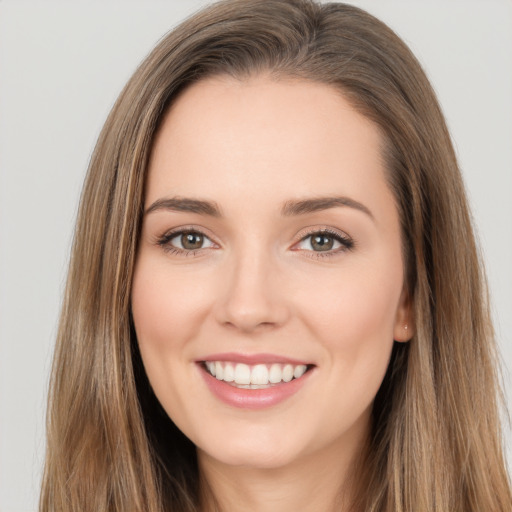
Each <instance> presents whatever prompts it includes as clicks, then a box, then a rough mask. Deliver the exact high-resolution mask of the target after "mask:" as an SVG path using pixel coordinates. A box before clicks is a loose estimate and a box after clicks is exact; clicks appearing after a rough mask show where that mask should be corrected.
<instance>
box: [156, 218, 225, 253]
mask: <svg viewBox="0 0 512 512" xmlns="http://www.w3.org/2000/svg"><path fill="white" fill-rule="evenodd" d="M184 233H197V234H199V235H201V236H203V237H204V238H207V239H208V240H209V241H210V242H211V243H212V245H213V246H216V247H213V248H215V249H216V248H218V247H219V245H220V244H219V243H218V242H216V241H215V239H214V237H213V236H212V235H210V234H209V233H208V230H206V229H204V228H201V227H199V226H195V225H186V226H179V227H176V228H172V229H169V230H167V231H165V232H164V233H163V234H161V235H158V236H156V237H155V244H156V245H159V246H160V247H162V249H164V250H165V251H169V252H173V253H176V254H178V253H179V254H183V255H190V254H192V255H194V254H195V253H197V252H200V251H203V250H208V249H211V248H212V247H211V246H210V247H201V248H199V249H182V248H180V247H176V246H174V245H171V244H170V241H171V240H172V239H173V238H176V237H178V236H180V235H182V234H184Z"/></svg>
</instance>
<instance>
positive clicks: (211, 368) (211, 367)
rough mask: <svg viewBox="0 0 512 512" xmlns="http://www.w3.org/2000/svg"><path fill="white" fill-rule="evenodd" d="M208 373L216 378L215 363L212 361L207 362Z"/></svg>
mask: <svg viewBox="0 0 512 512" xmlns="http://www.w3.org/2000/svg"><path fill="white" fill-rule="evenodd" d="M206 366H207V368H208V371H209V372H210V373H211V374H212V375H213V376H214V377H215V363H214V362H212V361H206Z"/></svg>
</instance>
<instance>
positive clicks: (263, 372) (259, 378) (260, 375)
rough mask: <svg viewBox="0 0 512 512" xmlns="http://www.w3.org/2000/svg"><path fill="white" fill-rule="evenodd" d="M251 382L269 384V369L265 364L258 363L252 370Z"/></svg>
mask: <svg viewBox="0 0 512 512" xmlns="http://www.w3.org/2000/svg"><path fill="white" fill-rule="evenodd" d="M251 384H268V370H267V367H266V366H265V365H264V364H257V365H256V366H254V367H253V369H252V370H251Z"/></svg>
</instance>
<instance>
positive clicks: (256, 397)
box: [197, 354, 313, 410]
mask: <svg viewBox="0 0 512 512" xmlns="http://www.w3.org/2000/svg"><path fill="white" fill-rule="evenodd" d="M222 356H223V357H221V358H217V357H218V356H215V359H214V358H213V356H211V357H209V358H207V359H204V360H202V361H201V362H199V361H198V362H197V368H198V370H199V372H200V373H201V375H202V377H203V379H204V381H205V383H206V385H207V387H208V389H209V390H210V391H211V393H212V394H213V395H214V396H215V397H216V398H217V399H219V400H220V401H221V402H223V403H225V404H227V405H229V406H231V407H236V408H238V409H250V410H258V409H266V408H269V407H273V406H275V405H277V404H279V403H281V402H283V401H285V400H286V399H288V398H290V397H292V396H293V395H295V394H296V393H297V392H299V390H300V389H301V388H302V387H303V386H304V385H305V384H306V383H307V382H308V381H309V378H310V376H311V374H312V373H313V371H312V370H313V369H310V370H308V371H307V372H306V373H305V374H304V375H302V377H300V378H298V379H293V380H291V381H290V382H281V383H279V384H275V385H273V386H270V387H268V388H263V389H243V388H237V387H235V386H232V385H231V384H229V383H227V382H224V381H223V380H218V379H216V378H215V377H213V376H212V375H211V374H210V373H209V372H208V371H207V370H206V369H205V368H204V365H203V361H213V360H215V361H232V362H245V363H246V364H254V363H247V361H248V359H247V357H245V356H244V357H243V358H242V359H243V360H242V359H240V358H239V357H238V356H237V358H236V359H233V358H231V359H230V358H228V359H225V357H226V354H223V355H222ZM251 357H252V356H251ZM257 361H258V362H260V363H263V362H264V361H262V359H261V358H260V357H258V359H257ZM291 361H292V360H289V359H282V358H281V360H279V361H277V360H276V359H275V358H274V359H272V362H279V363H281V362H284V363H290V364H305V363H291Z"/></svg>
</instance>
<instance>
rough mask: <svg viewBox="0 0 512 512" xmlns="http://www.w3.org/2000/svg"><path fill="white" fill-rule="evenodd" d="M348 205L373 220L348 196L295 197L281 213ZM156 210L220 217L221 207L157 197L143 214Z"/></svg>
mask: <svg viewBox="0 0 512 512" xmlns="http://www.w3.org/2000/svg"><path fill="white" fill-rule="evenodd" d="M341 206H343V207H348V208H353V209H355V210H359V211H361V212H363V213H365V214H366V215H368V216H369V217H370V218H371V219H372V220H375V217H374V216H373V214H372V212H371V211H370V209H369V208H367V207H366V206H365V205H364V204H362V203H360V202H359V201H356V200H355V199H351V198H350V197H344V196H334V197H315V198H307V199H296V200H289V201H286V202H285V203H284V205H283V207H282V209H281V215H283V216H285V217H292V216H296V215H305V214H308V213H314V212H319V211H322V210H329V209H331V208H339V207H341ZM158 210H171V211H175V212H189V213H197V214H199V215H208V216H211V217H222V213H221V209H220V208H219V206H218V205H217V203H215V202H214V201H207V200H204V199H195V198H191V197H169V198H165V197H164V198H161V199H157V200H156V201H155V202H154V203H152V204H151V206H149V207H148V208H147V209H146V211H145V212H144V213H145V214H149V213H152V212H155V211H158Z"/></svg>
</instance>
